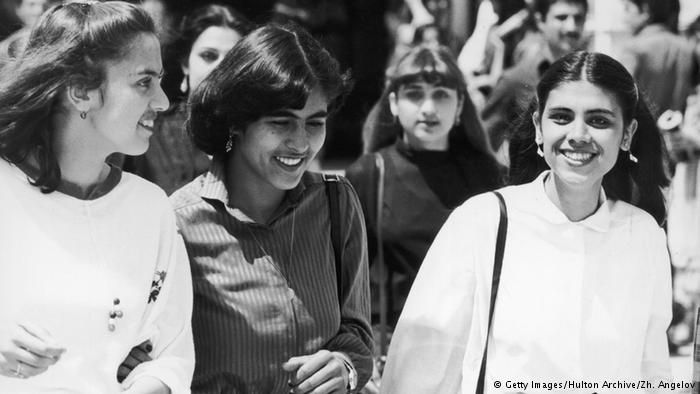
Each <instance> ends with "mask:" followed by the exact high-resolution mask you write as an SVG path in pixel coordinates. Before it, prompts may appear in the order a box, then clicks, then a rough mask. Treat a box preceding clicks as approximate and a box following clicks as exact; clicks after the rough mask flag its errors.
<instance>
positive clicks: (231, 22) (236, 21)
mask: <svg viewBox="0 0 700 394" xmlns="http://www.w3.org/2000/svg"><path fill="white" fill-rule="evenodd" d="M212 26H218V27H226V28H229V29H231V30H233V31H235V32H236V33H238V34H240V35H241V36H245V35H246V34H248V33H250V31H251V30H253V24H252V23H251V22H250V21H249V20H248V19H247V18H246V17H245V16H243V14H241V13H239V12H238V11H236V10H234V9H233V8H231V7H229V6H225V5H220V4H208V5H205V6H202V7H199V8H197V9H195V10H194V11H193V12H192V13H190V14H187V15H185V16H184V17H183V18H182V21H181V22H180V28H179V29H178V36H177V39H176V40H175V42H173V44H172V48H171V50H172V52H173V54H174V58H175V59H177V60H178V61H179V62H180V64H186V63H187V57H188V56H189V54H190V52H191V51H192V45H194V42H195V41H197V38H199V36H200V35H201V34H202V33H203V32H204V31H205V30H207V29H208V28H210V27H212Z"/></svg>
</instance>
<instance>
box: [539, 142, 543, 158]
mask: <svg viewBox="0 0 700 394" xmlns="http://www.w3.org/2000/svg"><path fill="white" fill-rule="evenodd" d="M537 156H539V157H544V152H543V151H542V145H539V144H538V145H537Z"/></svg>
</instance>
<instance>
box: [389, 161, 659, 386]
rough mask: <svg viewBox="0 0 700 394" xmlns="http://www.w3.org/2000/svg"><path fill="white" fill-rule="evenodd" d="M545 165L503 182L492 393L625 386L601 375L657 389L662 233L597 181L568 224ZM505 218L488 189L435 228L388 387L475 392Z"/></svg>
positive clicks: (489, 377) (395, 342)
mask: <svg viewBox="0 0 700 394" xmlns="http://www.w3.org/2000/svg"><path fill="white" fill-rule="evenodd" d="M547 174H548V172H545V173H543V174H541V175H540V176H539V177H538V178H537V179H536V180H535V181H533V182H532V183H529V184H525V185H520V186H511V187H506V188H504V189H502V190H501V192H502V194H503V196H504V199H505V201H506V206H507V209H508V234H507V237H506V245H505V253H504V258H503V271H502V275H501V282H500V286H499V292H498V298H497V301H496V307H495V313H494V321H493V327H492V331H491V336H490V338H489V348H488V349H489V350H488V358H487V370H486V379H485V385H484V386H485V392H487V393H502V392H519V391H526V390H527V392H581V393H591V392H593V391H596V392H599V393H600V392H606V391H614V392H625V390H622V391H620V390H619V389H620V387H625V386H616V387H613V386H604V384H605V383H606V381H607V383H614V384H620V383H621V384H623V385H624V384H626V383H627V384H628V383H632V382H634V383H637V387H639V383H640V382H639V381H640V380H643V382H642V386H644V387H642V388H646V383H647V381H648V382H649V383H651V387H654V388H656V387H657V386H658V383H659V381H660V380H664V379H668V377H669V376H670V363H669V354H668V345H667V340H666V329H667V327H668V325H669V323H670V320H671V272H670V263H669V258H668V252H667V249H666V237H665V234H664V231H663V230H662V229H661V228H660V227H659V226H658V225H657V223H656V221H655V220H654V219H653V218H652V217H651V216H650V215H649V214H647V213H646V212H644V211H642V210H641V209H639V208H636V207H634V206H632V205H630V204H627V203H625V202H622V201H612V200H606V199H605V194H604V193H603V192H602V190H601V199H602V204H601V205H600V207H599V208H598V210H597V211H596V212H595V213H594V214H593V215H591V216H590V217H588V218H586V219H585V220H582V221H579V222H571V221H569V220H568V218H567V217H566V216H565V215H564V214H563V213H562V212H561V211H560V210H559V209H558V208H557V207H556V206H555V205H554V204H553V203H552V202H551V201H550V200H549V198H548V197H547V195H546V194H545V191H544V179H545V177H546V176H547ZM498 218H499V208H498V201H497V199H496V197H495V196H494V195H493V194H492V193H486V194H482V195H479V196H476V197H474V198H472V199H469V200H468V201H466V202H465V203H464V204H463V205H462V206H461V207H459V208H457V209H456V210H455V211H454V212H453V213H452V215H451V216H450V218H449V219H448V220H447V222H446V223H445V225H444V227H443V228H442V229H441V230H440V232H439V233H438V235H437V237H436V239H435V242H434V243H433V245H432V246H431V248H430V250H429V252H428V254H427V256H426V258H425V260H424V262H423V265H422V267H421V269H420V271H419V273H418V276H417V278H416V280H415V282H414V284H413V287H412V289H411V293H410V295H409V297H408V300H407V302H406V306H405V308H404V310H403V313H402V315H401V318H400V319H399V322H398V326H397V328H396V331H395V333H394V336H393V338H392V342H391V347H390V348H389V359H388V362H387V365H386V369H385V371H384V377H383V381H382V393H402V394H403V393H426V394H428V393H430V394H433V393H441V394H449V393H465V394H467V393H469V394H471V393H474V391H475V388H476V382H477V378H478V374H479V368H480V364H481V359H482V354H483V349H484V339H485V336H486V331H487V324H488V309H489V301H490V291H491V276H492V272H493V271H492V270H493V260H494V249H495V242H496V232H497V228H498ZM508 382H510V383H508ZM533 382H535V383H541V384H552V386H551V387H552V388H553V390H551V391H550V390H549V389H548V387H544V388H543V387H540V389H537V388H536V387H534V388H533V386H532V383H533ZM516 383H519V384H520V386H515V384H516ZM521 383H527V384H528V385H529V386H528V387H527V388H525V387H524V386H523V385H522V384H521ZM588 384H598V386H597V387H593V386H587V385H588ZM499 385H500V387H499V388H495V387H496V386H499ZM626 387H627V388H630V387H629V386H626ZM591 388H593V390H591ZM613 389H614V390H613ZM641 391H642V392H644V390H641ZM648 391H653V390H648ZM629 392H640V390H639V389H634V390H629Z"/></svg>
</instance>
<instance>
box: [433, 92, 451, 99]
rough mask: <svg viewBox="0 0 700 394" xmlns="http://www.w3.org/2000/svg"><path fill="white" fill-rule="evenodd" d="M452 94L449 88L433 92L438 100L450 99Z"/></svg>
mask: <svg viewBox="0 0 700 394" xmlns="http://www.w3.org/2000/svg"><path fill="white" fill-rule="evenodd" d="M451 96H452V95H451V94H450V91H449V90H447V89H437V90H435V91H434V92H433V98H434V99H436V100H445V99H449V98H450V97H451Z"/></svg>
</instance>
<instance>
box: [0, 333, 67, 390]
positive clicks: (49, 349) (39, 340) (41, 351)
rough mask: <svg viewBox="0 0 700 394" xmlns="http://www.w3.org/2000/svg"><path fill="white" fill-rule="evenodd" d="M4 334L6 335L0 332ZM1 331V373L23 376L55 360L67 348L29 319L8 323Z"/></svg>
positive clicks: (45, 366) (30, 375) (53, 362)
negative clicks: (12, 325) (27, 321)
mask: <svg viewBox="0 0 700 394" xmlns="http://www.w3.org/2000/svg"><path fill="white" fill-rule="evenodd" d="M2 334H5V335H2ZM2 334H0V374H2V375H4V376H9V377H14V378H19V379H24V378H30V377H32V376H36V375H39V374H41V373H43V372H46V370H47V369H48V368H49V367H50V366H52V365H54V364H56V363H57V362H58V360H60V358H61V355H62V354H63V353H64V352H65V351H66V349H65V348H63V347H61V346H59V345H58V343H57V342H56V340H54V339H53V337H52V336H51V334H50V333H49V332H48V331H46V330H45V329H43V328H41V327H38V326H35V325H33V324H31V323H23V324H18V325H16V326H14V327H9V328H8V330H7V331H6V332H4V333H2Z"/></svg>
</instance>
